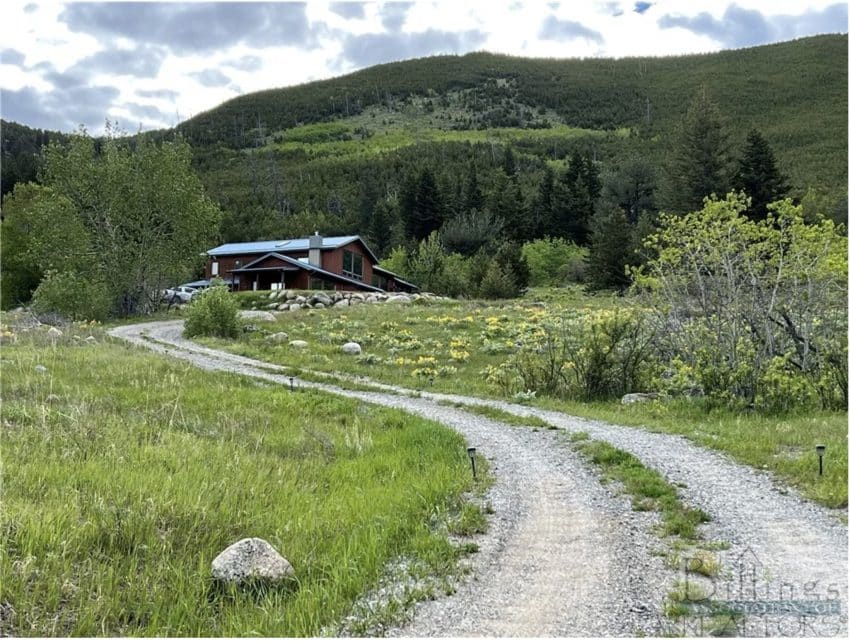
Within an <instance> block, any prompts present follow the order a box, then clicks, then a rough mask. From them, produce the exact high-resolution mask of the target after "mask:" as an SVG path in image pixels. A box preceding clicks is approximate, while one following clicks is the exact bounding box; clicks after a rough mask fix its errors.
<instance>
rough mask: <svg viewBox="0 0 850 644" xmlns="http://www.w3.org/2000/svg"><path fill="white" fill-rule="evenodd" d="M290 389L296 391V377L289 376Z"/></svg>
mask: <svg viewBox="0 0 850 644" xmlns="http://www.w3.org/2000/svg"><path fill="white" fill-rule="evenodd" d="M289 391H295V378H293V377H292V376H289Z"/></svg>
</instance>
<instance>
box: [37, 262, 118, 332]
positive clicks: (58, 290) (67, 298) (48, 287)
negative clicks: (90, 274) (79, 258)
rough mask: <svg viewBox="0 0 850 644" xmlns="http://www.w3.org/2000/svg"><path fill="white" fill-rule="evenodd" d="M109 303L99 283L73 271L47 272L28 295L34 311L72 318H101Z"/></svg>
mask: <svg viewBox="0 0 850 644" xmlns="http://www.w3.org/2000/svg"><path fill="white" fill-rule="evenodd" d="M110 305H111V302H110V300H109V295H108V294H107V289H106V285H105V284H104V283H103V282H101V281H97V280H91V279H88V278H85V277H82V276H80V275H79V274H77V273H75V272H73V271H66V272H63V273H60V272H58V271H47V273H45V275H44V278H43V279H42V280H41V283H39V285H38V288H36V289H35V293H33V298H32V310H33V311H34V312H35V313H36V314H38V315H44V314H48V313H56V314H59V315H61V316H64V317H66V318H70V319H72V320H101V321H102V320H105V319H106V318H107V317H108V316H109V313H110V308H111V307H110Z"/></svg>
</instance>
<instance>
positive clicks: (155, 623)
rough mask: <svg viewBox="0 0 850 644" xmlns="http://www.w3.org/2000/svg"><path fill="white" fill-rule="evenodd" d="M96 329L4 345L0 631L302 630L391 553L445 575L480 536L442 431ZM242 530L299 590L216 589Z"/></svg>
mask: <svg viewBox="0 0 850 644" xmlns="http://www.w3.org/2000/svg"><path fill="white" fill-rule="evenodd" d="M88 332H90V331H88V330H87V331H86V332H85V334H84V335H87V334H88ZM95 333H96V334H97V336H98V337H99V339H100V341H99V342H98V343H97V344H93V345H89V344H85V343H78V344H75V343H73V342H72V340H71V339H70V335H71V333H70V332H69V333H66V335H65V336H64V337H63V338H62V339H61V340H60V341H59V342H58V343H56V344H55V345H51V344H50V343H49V342H47V340H46V336H45V335H44V332H43V331H41V332H32V333H29V334H23V333H22V334H19V336H18V338H17V341H16V342H15V343H14V344H7V345H5V346H4V347H3V351H2V374H3V380H2V399H3V406H2V415H1V416H0V418H1V419H2V448H3V494H2V495H3V513H2V519H0V579H2V584H0V605H7V606H11V607H12V608H13V609H14V616H13V617H12V618H11V619H10V620H9V621H8V623H5V624H4V625H3V628H4V630H5V631H8V632H11V633H12V634H15V635H19V636H161V637H173V636H187V637H189V636H246V635H255V636H310V635H317V634H318V633H319V632H320V630H321V628H322V627H325V626H329V625H333V624H335V623H336V622H337V621H338V620H340V619H341V618H342V617H344V616H345V615H346V614H347V611H349V610H350V608H351V606H352V605H353V603H354V601H355V599H356V598H357V597H358V596H360V595H361V594H362V593H364V592H365V591H367V590H368V589H370V588H372V587H373V586H374V585H375V584H377V583H378V580H379V579H380V577H381V574H382V572H383V571H384V569H385V566H386V565H387V564H388V563H389V562H391V561H394V560H396V559H398V558H399V557H407V558H410V559H413V560H414V561H416V562H418V565H419V566H420V567H421V568H422V569H423V571H425V572H427V574H430V575H434V576H435V577H436V578H440V577H441V576H443V575H447V574H454V572H455V568H456V566H457V559H458V557H459V556H460V555H461V553H462V551H463V549H462V548H460V547H456V546H453V545H451V544H450V543H449V541H448V538H447V535H448V531H449V528H450V527H452V526H454V525H455V523H456V522H457V521H459V520H460V521H466V523H467V524H469V525H478V524H477V523H470V521H469V520H468V519H463V517H464V516H466V515H468V514H469V513H470V512H472V513H473V514H474V513H475V510H468V509H466V504H465V502H464V501H463V498H464V493H465V492H467V491H469V490H473V489H478V488H480V486H481V485H482V484H483V483H482V481H481V480H478V481H473V480H472V477H471V472H470V469H469V463H468V459H467V457H466V451H465V446H464V444H463V441H462V440H461V439H460V438H459V437H458V436H457V435H456V434H454V433H453V432H451V431H450V430H448V429H447V428H445V427H443V426H440V425H438V424H435V423H432V422H427V421H424V420H421V419H417V418H414V417H412V416H409V415H406V414H404V413H402V412H399V411H397V410H385V409H380V408H374V407H371V406H367V405H364V404H360V403H357V402H355V401H349V400H346V399H342V398H339V397H335V396H331V395H327V394H319V393H314V392H309V391H303V390H302V391H296V392H293V393H291V392H289V391H288V390H287V388H285V387H272V386H268V385H264V384H258V383H257V382H255V381H252V380H250V379H247V378H241V377H237V376H232V375H225V374H220V373H216V374H212V373H206V372H202V371H200V370H196V369H193V368H190V367H188V366H185V365H183V364H180V363H177V362H171V361H168V360H166V359H163V358H160V357H158V356H155V355H153V354H148V353H145V352H136V351H133V350H131V349H129V348H127V347H126V346H124V345H119V344H118V343H113V342H109V341H106V340H104V339H103V337H102V334H101V333H100V332H98V331H95ZM37 365H41V366H43V367H45V368H46V371H43V370H37V369H36V366H37ZM482 462H483V461H482ZM465 513H466V514H465ZM248 536H257V537H261V538H264V539H266V540H268V541H269V542H270V543H271V544H272V545H273V546H275V547H276V548H278V549H279V551H280V552H281V553H282V554H283V555H284V556H285V557H287V559H289V560H290V562H291V563H292V564H293V566H294V568H295V571H296V574H297V582H296V583H294V584H291V585H289V586H282V587H277V588H267V589H260V590H259V591H257V592H236V591H233V589H229V590H227V589H225V590H222V589H220V588H218V587H217V586H216V585H215V584H214V583H213V580H212V579H211V576H210V564H211V561H212V559H213V558H214V557H215V556H216V554H217V553H218V552H220V551H221V550H222V549H223V548H225V547H226V546H227V545H229V544H230V543H233V542H234V541H237V540H239V539H241V538H244V537H248ZM7 614H8V612H7Z"/></svg>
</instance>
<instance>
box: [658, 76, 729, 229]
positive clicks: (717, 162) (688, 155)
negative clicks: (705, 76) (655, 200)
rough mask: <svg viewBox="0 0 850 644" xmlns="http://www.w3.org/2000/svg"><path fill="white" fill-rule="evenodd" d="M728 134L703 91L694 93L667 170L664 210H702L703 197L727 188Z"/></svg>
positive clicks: (715, 106)
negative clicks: (694, 96)
mask: <svg viewBox="0 0 850 644" xmlns="http://www.w3.org/2000/svg"><path fill="white" fill-rule="evenodd" d="M729 149H730V144H729V135H728V133H727V131H726V127H725V124H724V121H723V118H722V117H721V114H720V110H719V108H718V107H717V105H716V104H715V103H714V102H712V101H711V99H710V97H709V95H708V92H707V91H706V89H705V88H702V90H701V91H700V92H699V93H698V94H697V96H696V98H695V99H694V101H693V102H692V103H691V106H690V108H689V109H688V113H687V116H686V117H685V120H684V122H683V123H682V126H681V128H680V130H679V133H678V137H677V140H676V141H675V144H674V146H673V149H672V151H671V156H670V163H669V165H668V167H667V182H666V184H667V185H666V195H665V199H664V207H665V208H666V209H667V210H670V211H672V212H675V213H677V214H682V215H683V214H685V213H689V212H694V211H696V210H699V209H700V208H702V202H703V199H704V198H705V197H708V196H710V195H711V194H716V195H725V194H726V193H727V192H728V190H729V186H730V174H731V157H730V152H729Z"/></svg>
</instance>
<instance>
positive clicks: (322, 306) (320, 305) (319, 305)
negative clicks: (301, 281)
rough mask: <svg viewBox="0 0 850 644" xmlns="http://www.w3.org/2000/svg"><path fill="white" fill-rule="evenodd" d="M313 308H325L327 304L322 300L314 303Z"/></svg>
mask: <svg viewBox="0 0 850 644" xmlns="http://www.w3.org/2000/svg"><path fill="white" fill-rule="evenodd" d="M313 308H314V309H323V308H325V305H324V304H322V303H321V302H316V303H315V304H314V305H313Z"/></svg>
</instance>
